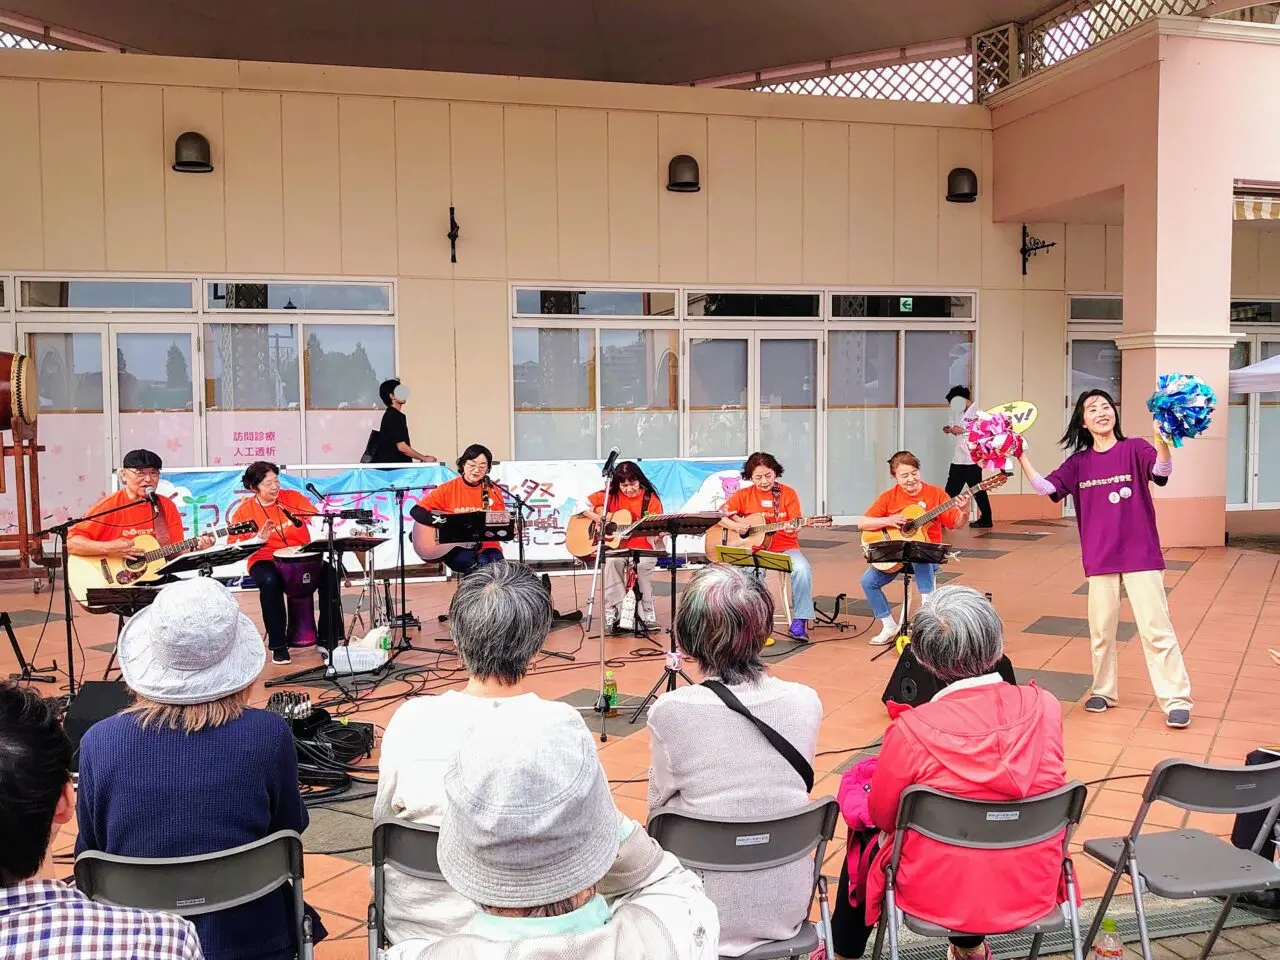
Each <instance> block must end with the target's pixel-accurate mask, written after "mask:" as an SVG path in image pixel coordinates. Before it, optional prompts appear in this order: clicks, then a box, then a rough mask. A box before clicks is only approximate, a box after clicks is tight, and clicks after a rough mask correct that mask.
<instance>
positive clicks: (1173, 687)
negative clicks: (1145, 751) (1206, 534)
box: [1089, 570, 1192, 713]
mask: <svg viewBox="0 0 1280 960" xmlns="http://www.w3.org/2000/svg"><path fill="white" fill-rule="evenodd" d="M1121 579H1123V580H1124V589H1125V591H1126V592H1127V593H1128V594H1129V604H1130V606H1132V607H1133V619H1134V620H1135V621H1137V625H1138V636H1139V637H1140V638H1141V641H1142V652H1143V653H1144V654H1145V655H1146V658H1147V672H1148V673H1149V674H1150V675H1151V687H1152V689H1154V690H1155V692H1156V700H1157V701H1158V702H1159V704H1160V709H1161V710H1163V711H1164V712H1165V713H1168V712H1169V711H1170V710H1190V709H1191V705H1192V704H1191V679H1190V678H1189V677H1188V676H1187V666H1186V664H1185V663H1183V662H1182V648H1181V647H1179V646H1178V638H1177V636H1175V634H1174V632H1173V622H1172V621H1171V620H1170V619H1169V600H1168V598H1167V597H1166V596H1165V592H1164V571H1163V570H1142V571H1139V572H1137V573H1108V574H1104V575H1103V576H1100V577H1090V578H1089V644H1090V646H1091V648H1092V651H1093V695H1094V696H1096V697H1102V698H1103V699H1104V700H1106V701H1107V703H1109V704H1111V706H1113V707H1114V706H1115V705H1116V704H1117V703H1119V694H1120V679H1119V672H1118V668H1117V666H1116V624H1117V622H1118V621H1119V619H1120V581H1121Z"/></svg>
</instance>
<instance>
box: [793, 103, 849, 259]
mask: <svg viewBox="0 0 1280 960" xmlns="http://www.w3.org/2000/svg"><path fill="white" fill-rule="evenodd" d="M803 202H804V207H803V211H804V212H803V226H804V244H803V248H802V251H801V252H802V254H803V257H804V262H803V266H802V275H801V279H802V280H803V282H805V283H815V284H818V283H820V284H842V283H845V282H847V281H848V279H849V125H848V124H845V123H816V122H809V123H806V124H805V125H804V201H803Z"/></svg>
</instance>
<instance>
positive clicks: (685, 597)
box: [0, 561, 1275, 960]
mask: <svg viewBox="0 0 1280 960" xmlns="http://www.w3.org/2000/svg"><path fill="white" fill-rule="evenodd" d="M450 614H451V618H452V627H453V634H454V638H455V640H456V642H457V647H458V652H459V655H460V657H461V659H462V663H463V665H464V667H465V668H466V670H467V672H468V675H469V679H468V681H467V684H466V686H465V687H464V688H463V689H461V690H456V691H451V692H448V693H445V694H442V695H440V696H431V697H421V698H417V699H414V700H410V701H408V702H407V703H405V704H404V705H402V706H401V707H400V709H399V710H398V711H397V712H396V713H395V715H394V716H393V717H392V719H391V721H390V723H389V724H388V727H387V731H386V735H385V738H384V741H383V749H382V754H381V759H380V776H379V784H378V792H377V799H376V804H375V816H376V817H383V816H393V817H398V818H402V819H404V820H406V821H409V822H413V823H426V824H432V825H435V826H438V827H439V831H440V833H439V850H438V854H439V861H440V869H441V872H442V874H443V876H444V882H442V883H441V882H432V881H423V880H417V879H415V878H412V877H409V876H407V875H404V876H402V875H396V874H394V872H392V871H390V870H389V871H388V878H387V887H386V893H387V895H386V909H385V914H384V920H385V930H386V934H387V937H388V940H389V941H390V944H391V946H390V947H389V949H388V950H387V952H386V956H387V957H388V958H389V960H448V958H478V960H485V958H490V957H492V958H495V960H497V958H508V957H510V958H529V960H534V958H542V957H552V956H564V955H573V956H575V957H581V958H584V960H596V958H600V960H604V958H624V960H630V958H636V960H640V958H646V960H652V958H658V960H663V958H670V960H712V958H715V957H718V956H741V955H742V954H744V953H747V952H749V951H750V950H752V949H753V948H755V947H757V946H759V945H761V944H763V943H766V942H768V941H771V940H785V939H788V938H790V937H792V936H794V935H795V934H796V933H797V932H798V931H799V929H800V927H801V925H802V923H803V922H804V921H805V919H806V918H807V917H808V915H809V911H810V902H811V897H812V863H811V862H804V861H799V862H797V863H793V864H787V865H784V866H781V867H774V868H770V869H767V870H762V871H758V872H748V873H736V874H735V873H729V874H723V873H712V872H707V871H701V870H698V871H694V870H690V869H686V868H685V867H684V866H682V865H681V863H680V862H679V861H678V860H677V859H676V858H675V857H674V856H673V855H672V854H671V853H669V852H667V851H664V850H663V849H662V848H661V846H660V845H659V844H658V843H657V841H655V840H654V839H652V838H651V837H650V836H649V835H648V834H647V832H646V830H645V827H644V826H643V825H641V824H638V823H636V822H634V821H633V820H632V819H630V818H629V817H627V816H625V815H624V814H622V813H621V812H619V810H618V809H617V807H616V806H615V803H614V799H613V796H612V794H611V793H610V790H609V784H608V780H607V778H606V775H605V773H604V770H603V768H602V765H601V763H600V760H599V755H598V752H597V746H596V743H595V741H594V738H593V737H592V735H591V733H590V731H589V729H588V727H587V724H586V722H585V721H584V719H583V717H582V715H581V713H580V712H579V711H577V710H575V709H574V708H572V707H570V706H568V705H566V704H563V703H560V702H558V701H552V700H544V699H542V698H540V697H538V696H537V695H536V694H534V693H532V692H529V691H527V690H525V689H524V682H525V678H526V675H527V674H528V672H529V669H530V664H531V662H532V660H533V658H534V657H535V656H536V654H537V652H538V650H539V649H540V648H541V647H542V645H543V643H544V641H545V640H546V637H547V633H548V631H549V629H550V625H551V618H552V613H551V603H550V597H549V595H548V594H547V592H546V590H545V589H544V587H543V585H542V584H541V583H540V581H539V580H538V579H537V578H536V577H535V575H534V574H533V573H532V572H531V571H530V570H529V569H528V568H526V567H523V566H521V565H518V564H511V563H507V562H505V561H504V562H498V563H494V564H491V565H488V566H486V567H483V568H481V569H479V570H477V571H475V572H473V573H472V574H471V575H469V576H468V577H467V578H465V579H464V580H462V581H461V583H460V584H459V587H458V590H457V592H456V594H455V597H454V599H453V602H452V604H451V607H450ZM772 620H773V603H772V600H771V599H770V597H769V594H768V591H767V590H766V589H765V588H764V586H763V585H762V584H761V583H760V582H759V581H758V580H756V579H754V578H752V577H750V576H747V575H745V574H743V573H742V572H740V571H738V570H735V569H733V568H728V567H723V566H715V567H709V568H707V569H705V570H702V571H700V572H699V573H697V574H696V575H695V576H694V577H693V578H692V580H691V581H690V583H689V584H688V586H687V587H686V588H685V589H684V591H683V592H682V597H681V600H680V604H679V609H678V611H677V616H676V622H675V633H676V637H677V640H678V642H679V644H680V646H681V648H682V650H683V651H684V653H685V654H686V655H687V656H688V657H689V658H690V659H691V660H693V661H694V662H695V663H696V664H697V665H698V666H699V667H700V669H701V671H702V674H703V676H704V678H705V679H706V680H710V681H711V682H710V683H706V682H704V683H703V684H699V685H696V686H689V687H681V688H679V689H677V690H675V691H671V692H669V693H667V694H665V695H663V696H662V697H660V698H659V699H658V700H657V702H656V703H655V704H654V706H653V707H652V709H651V711H650V716H649V721H648V723H649V734H650V743H651V747H650V749H651V758H650V772H649V798H648V799H649V808H650V813H652V812H653V811H654V810H656V809H658V808H665V809H667V810H677V811H683V812H687V813H690V814H693V815H703V816H710V817H714V818H722V817H723V818H734V817H773V816H785V815H786V814H787V813H789V812H795V811H799V810H800V809H803V808H804V807H805V806H806V805H807V804H808V803H809V798H810V786H809V783H808V782H806V781H807V780H808V781H810V782H811V778H812V763H813V759H814V756H815V751H816V749H817V740H818V732H819V727H820V724H821V717H822V705H821V703H820V702H819V699H818V696H817V694H816V693H815V692H814V691H813V690H812V689H810V688H809V687H806V686H804V685H802V684H797V683H791V682H787V681H783V680H780V679H778V678H776V677H772V676H770V675H769V673H768V671H767V670H766V668H765V666H764V662H763V660H762V658H761V652H762V649H763V646H764V640H765V638H766V637H767V635H768V633H769V631H770V629H771V627H772ZM911 640H912V645H913V649H914V651H915V655H916V658H917V659H918V660H919V662H920V663H921V664H922V665H923V666H924V667H925V668H926V669H927V670H929V671H930V672H932V673H933V674H934V675H935V676H937V677H938V679H939V680H940V681H942V682H943V684H944V687H943V689H942V690H941V692H940V693H939V694H938V695H937V696H935V697H934V698H933V700H932V701H930V702H929V703H925V704H922V705H920V706H918V707H915V708H913V709H905V708H904V709H901V710H895V711H894V718H893V720H892V722H891V723H890V724H889V727H888V729H887V730H886V731H885V734H884V738H883V743H882V748H881V752H880V754H879V757H878V762H877V765H876V766H875V770H874V774H872V775H871V776H870V787H869V792H868V793H867V795H866V810H867V814H866V816H867V818H868V820H869V822H870V824H872V825H873V826H874V828H877V829H878V830H879V831H885V832H887V833H891V832H892V830H893V828H894V825H895V821H896V817H897V810H898V805H899V801H900V798H901V796H902V794H903V792H904V791H905V790H906V789H907V788H908V787H910V786H913V785H918V784H920V785H927V786H930V787H933V788H936V789H938V790H941V791H943V792H945V793H948V794H952V795H955V796H960V797H968V798H973V799H983V800H1018V799H1024V798H1027V797H1030V796H1034V795H1037V794H1041V793H1045V792H1047V791H1050V790H1053V789H1055V788H1057V787H1059V786H1061V785H1062V784H1063V783H1064V782H1065V781H1066V769H1065V761H1064V751H1063V731H1062V713H1061V707H1060V705H1059V704H1058V701H1057V700H1056V699H1055V698H1054V697H1053V696H1051V695H1050V694H1048V693H1047V692H1045V691H1043V690H1041V689H1039V688H1038V687H1036V686H1035V685H1034V684H1032V685H1027V686H1015V685H1012V684H1009V683H1006V682H1004V681H1003V680H1002V679H1001V678H1000V675H999V674H998V673H997V672H996V671H995V664H996V663H997V661H998V660H999V659H1000V657H1001V655H1002V653H1003V627H1002V624H1001V621H1000V618H999V616H998V615H997V613H996V611H995V609H994V608H993V607H992V605H991V603H990V601H989V600H987V599H986V598H985V597H983V596H982V595H981V594H979V593H977V592H976V591H974V590H972V589H970V588H967V587H955V586H952V587H943V588H941V589H939V590H938V591H937V592H936V593H935V594H934V596H933V598H932V601H931V603H930V605H929V606H927V607H925V608H924V609H922V610H921V611H920V612H918V613H917V615H916V617H915V618H914V620H913V622H912V631H911ZM120 657H121V663H122V672H123V675H124V678H125V680H126V682H127V683H128V685H129V687H130V689H131V690H132V692H133V694H134V696H135V698H136V700H135V704H134V706H133V707H132V708H130V709H129V710H127V711H125V712H123V713H121V714H119V715H117V716H115V717H113V718H110V719H109V720H106V721H102V722H100V723H99V724H97V725H96V726H95V727H94V728H93V729H92V730H91V731H90V733H89V734H88V735H87V736H86V737H85V738H84V740H83V743H82V747H81V757H80V784H79V792H78V795H77V794H76V792H75V791H73V789H72V780H71V773H70V763H71V747H70V744H69V742H68V741H67V737H66V735H65V733H64V732H63V730H62V727H61V724H60V721H59V720H58V718H57V715H56V713H55V710H54V708H53V707H52V706H51V705H50V703H49V702H46V701H44V700H41V699H40V698H39V697H38V696H37V695H35V694H34V693H32V692H30V691H28V690H26V689H24V688H21V687H18V686H16V685H13V684H4V683H0V837H3V841H4V842H3V843H0V956H3V957H5V958H14V960H46V958H50V960H51V958H54V957H69V956H86V957H88V956H93V957H100V958H105V960H116V958H133V957H139V958H147V960H169V958H181V960H194V958H200V957H212V958H223V960H258V958H280V960H284V958H288V957H292V956H294V955H295V952H296V950H297V949H298V945H297V944H296V943H295V942H294V941H293V936H294V934H293V930H294V923H293V919H294V918H293V914H292V910H293V907H292V903H291V900H290V898H289V897H288V895H287V891H286V890H284V889H279V890H276V891H273V892H272V893H271V894H268V895H267V896H264V897H262V898H260V899H258V900H255V901H253V902H250V903H247V904H244V905H242V906H239V907H235V908H233V909H229V910H224V911H220V912H217V913H213V914H208V915H205V916H201V917H197V918H195V919H194V920H192V921H187V920H183V919H180V918H177V917H174V916H169V915H165V914H157V913H147V912H144V911H139V910H133V909H126V908H121V907H113V906H107V905H103V904H99V903H95V902H92V901H90V900H89V899H88V898H86V897H85V896H83V895H82V894H80V893H78V892H77V891H76V890H75V889H74V888H73V887H71V886H68V885H67V884H65V883H62V882H59V881H57V880H53V879H49V877H51V876H52V874H53V873H54V872H56V870H54V869H52V868H51V863H50V856H49V855H50V850H51V848H52V846H53V845H54V843H55V836H56V830H57V828H58V827H60V826H61V825H63V824H66V823H68V822H70V820H71V819H72V816H73V814H74V815H75V816H76V818H77V826H78V837H77V840H76V850H77V852H78V851H81V850H101V851H105V852H108V853H113V854H121V855H125V856H133V857H175V856H190V855H196V854H202V853H210V852H215V851H220V850H225V849H229V848H233V847H236V846H239V845H242V844H244V843H248V842H251V841H254V840H258V839H261V838H263V837H265V836H267V835H269V834H270V833H272V832H274V831H276V830H279V829H293V830H297V831H302V830H304V829H305V828H306V826H307V822H308V819H307V813H306V808H305V806H304V804H303V802H302V798H301V796H300V794H299V788H298V783H297V757H296V754H295V752H294V746H293V740H292V736H291V735H290V731H289V729H288V727H287V725H286V724H285V723H284V721H283V720H281V719H280V718H279V717H277V716H275V715H274V714H271V713H268V712H265V711H260V710H255V709H252V708H250V707H249V706H248V705H247V701H248V693H247V691H248V689H249V688H250V687H251V685H252V684H253V682H254V680H255V679H256V678H257V676H258V674H259V672H260V671H261V669H262V666H263V662H264V657H265V654H264V649H263V642H262V638H261V636H260V635H259V634H258V632H257V630H256V629H255V628H254V626H253V625H252V623H251V622H250V621H249V620H247V618H245V617H244V616H243V615H242V614H241V613H240V610H239V607H238V605H237V603H236V601H235V599H234V597H232V596H231V595H230V594H229V593H228V592H227V591H226V589H225V588H223V587H221V586H220V585H218V584H217V583H216V582H214V581H212V580H209V579H203V578H202V579H197V580H194V581H186V582H183V583H179V584H175V585H173V586H170V587H166V588H165V589H164V590H163V591H161V593H160V594H159V596H158V597H157V599H156V601H155V603H154V604H153V605H152V606H151V607H150V608H149V609H148V610H147V611H146V612H145V613H143V614H140V615H139V616H137V617H135V618H133V620H132V621H130V623H129V624H128V626H127V628H126V630H125V631H124V633H123V634H122V636H121V638H120ZM735 713H737V714H738V716H733V714H735ZM765 728H768V729H769V730H770V731H772V733H773V734H774V736H773V737H770V736H768V735H767V734H766V733H765ZM777 737H781V738H782V739H784V740H786V741H787V742H788V743H789V744H790V745H791V746H792V747H793V748H794V749H793V750H792V751H791V753H793V754H795V755H796V756H795V757H789V756H788V755H787V753H785V752H784V751H783V750H781V749H779V748H778V746H777V745H776V743H777ZM1271 759H1273V756H1272V754H1270V753H1268V752H1265V751H1263V752H1259V753H1258V754H1257V755H1250V758H1249V760H1250V762H1263V761H1269V760H1271ZM806 766H807V776H806ZM1255 820H1256V817H1250V818H1246V817H1242V818H1240V822H1239V823H1238V824H1237V829H1236V835H1237V838H1238V839H1237V843H1238V845H1242V846H1247V845H1249V844H1252V842H1253V839H1254V836H1255V835H1256V833H1257V825H1256V823H1255ZM883 836H884V835H883V834H882V837H883ZM1239 838H1244V839H1243V842H1242V841H1241V840H1240V839H1239ZM1268 852H1271V853H1272V854H1274V851H1273V850H1266V849H1264V851H1263V853H1264V855H1266V854H1267V853H1268ZM889 854H890V844H888V843H880V847H879V849H878V851H877V850H874V848H872V855H871V856H869V857H868V860H867V863H868V864H869V868H868V871H867V874H866V876H865V877H851V876H850V875H849V872H848V869H847V868H848V861H846V867H845V870H844V871H843V873H842V876H841V879H840V885H839V891H838V893H837V896H836V898H835V901H834V906H835V914H834V916H833V927H834V936H833V938H832V943H831V944H829V945H828V946H829V947H830V948H831V949H832V952H833V953H834V954H835V955H836V956H840V957H849V958H852V957H860V956H862V955H863V954H864V951H865V947H866V944H867V941H868V939H869V935H870V933H871V931H872V929H873V928H874V925H875V924H876V922H877V921H878V920H879V913H880V906H881V897H882V895H883V891H884V885H885V879H884V868H885V865H886V862H887V860H888V858H889ZM979 857H981V858H982V862H981V864H979V863H978V862H977V860H978V858H979ZM1001 859H1004V860H1008V861H1009V862H1008V863H1007V864H1000V863H999V862H998V861H999V860H1001ZM1060 870H1061V838H1048V839H1046V840H1043V841H1041V842H1040V843H1039V844H1038V845H1037V846H1035V847H1034V848H1031V849H1030V850H1027V849H1022V850H1018V851H995V852H990V851H986V852H983V853H981V854H978V853H974V852H972V851H969V852H966V851H964V850H960V849H957V848H952V847H944V846H943V845H942V844H940V843H939V842H937V841H934V840H931V839H929V838H927V837H923V836H917V835H913V836H910V837H908V838H907V840H906V841H905V843H904V847H903V856H902V861H901V864H900V866H899V870H898V873H897V877H896V880H897V884H896V885H897V889H898V905H899V907H900V908H901V909H903V910H904V911H906V912H908V913H910V914H912V915H914V916H917V917H919V918H921V919H923V920H927V921H930V922H932V923H935V924H937V925H939V926H943V927H947V928H949V929H952V930H974V931H978V930H1001V929H1010V928H1013V927H1017V926H1019V925H1021V924H1023V923H1026V922H1029V921H1031V920H1034V919H1037V918H1039V917H1041V916H1043V915H1044V914H1045V913H1047V912H1048V911H1049V910H1050V909H1051V908H1052V907H1053V906H1054V904H1056V903H1058V902H1059V899H1060V897H1061V895H1062V894H1061V891H1060V888H1059V884H1058V879H1059V874H1060ZM977 875H981V876H982V877H984V878H985V879H984V882H983V883H982V884H975V883H974V882H973V877H974V876H977ZM855 883H857V884H859V885H860V886H861V896H860V898H854V899H857V900H858V905H857V906H852V905H851V898H850V895H849V893H850V888H851V886H852V885H854V884H855ZM1243 903H1244V905H1245V906H1246V907H1251V908H1255V909H1258V910H1259V911H1261V910H1263V909H1267V908H1274V907H1275V904H1274V903H1272V902H1271V901H1270V900H1269V899H1268V898H1267V897H1265V896H1262V897H1254V898H1253V899H1252V900H1246V901H1244V902H1243ZM762 905H767V909H761V906H762ZM357 908H358V909H359V910H361V911H362V910H363V904H360V905H353V909H357ZM308 910H310V908H308ZM312 923H313V930H314V931H315V934H316V938H317V939H319V938H321V937H323V936H324V930H323V927H322V926H321V925H320V922H319V917H318V916H316V915H314V912H312ZM949 950H950V958H951V960H981V958H984V957H987V958H989V957H990V949H989V947H988V946H987V944H986V943H985V940H984V937H983V936H980V935H977V934H974V935H972V936H967V937H959V936H957V937H954V938H952V940H951V944H950V947H949Z"/></svg>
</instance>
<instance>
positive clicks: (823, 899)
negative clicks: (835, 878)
mask: <svg viewBox="0 0 1280 960" xmlns="http://www.w3.org/2000/svg"><path fill="white" fill-rule="evenodd" d="M818 910H819V913H820V915H821V917H822V944H823V946H825V947H826V948H827V956H828V957H835V955H836V948H835V947H834V946H833V945H832V943H831V902H830V901H829V900H828V899H827V878H826V877H823V876H819V877H818Z"/></svg>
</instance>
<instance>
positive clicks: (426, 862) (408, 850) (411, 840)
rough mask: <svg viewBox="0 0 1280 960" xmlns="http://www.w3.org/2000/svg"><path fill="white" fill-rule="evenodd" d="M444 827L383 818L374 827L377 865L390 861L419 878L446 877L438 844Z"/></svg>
mask: <svg viewBox="0 0 1280 960" xmlns="http://www.w3.org/2000/svg"><path fill="white" fill-rule="evenodd" d="M439 842H440V828H439V827H433V826H428V825H427V824H423V823H409V822H407V821H405V820H398V819H396V818H395V817H383V818H382V819H381V820H379V821H378V822H377V824H375V825H374V828H373V865H374V867H375V868H381V867H383V866H385V865H386V864H390V865H391V866H393V867H395V868H396V869H397V870H399V871H400V872H401V873H405V874H408V875H409V876H411V877H417V878H418V879H419V880H444V874H442V873H441V872H440V861H439V860H438V859H437V857H436V846H437V845H438V844H439Z"/></svg>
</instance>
